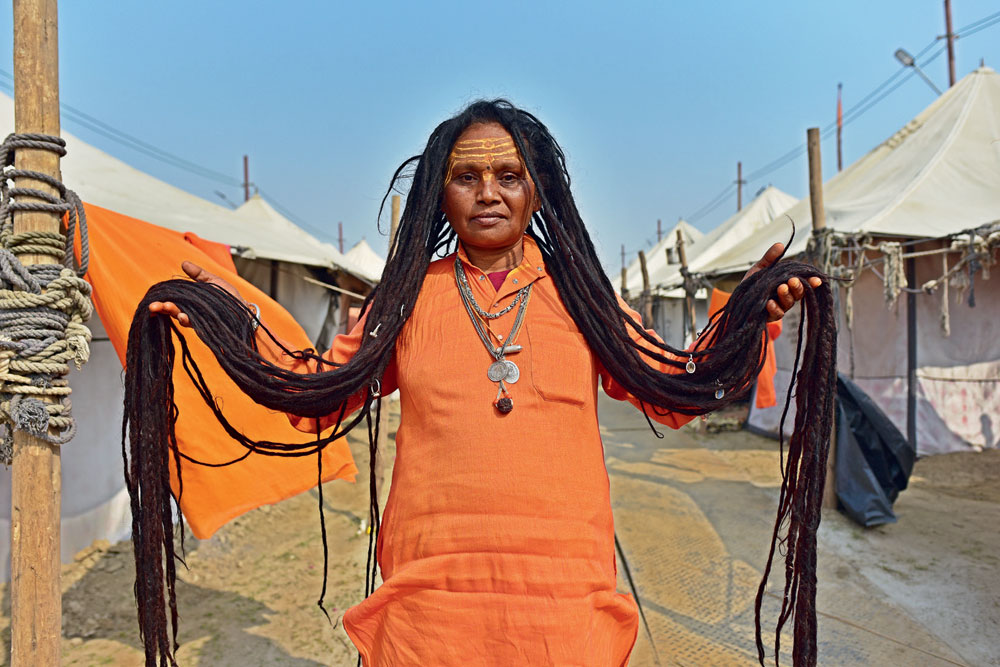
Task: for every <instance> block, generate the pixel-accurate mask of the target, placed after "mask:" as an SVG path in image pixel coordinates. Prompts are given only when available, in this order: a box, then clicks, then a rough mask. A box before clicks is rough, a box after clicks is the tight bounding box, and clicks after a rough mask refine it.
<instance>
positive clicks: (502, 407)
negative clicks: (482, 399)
mask: <svg viewBox="0 0 1000 667" xmlns="http://www.w3.org/2000/svg"><path fill="white" fill-rule="evenodd" d="M494 405H495V406H497V410H499V411H500V412H502V413H503V414H507V413H508V412H510V411H511V410H513V409H514V401H512V400H510V399H509V398H507V397H506V396H505V397H504V398H501V399H498V400H497V402H496V403H494Z"/></svg>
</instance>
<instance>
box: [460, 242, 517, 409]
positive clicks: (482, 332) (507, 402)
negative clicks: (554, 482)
mask: <svg viewBox="0 0 1000 667" xmlns="http://www.w3.org/2000/svg"><path fill="white" fill-rule="evenodd" d="M455 283H456V284H457V285H458V294H459V296H461V297H462V305H464V306H465V312H467V313H468V314H469V319H470V320H472V326H473V327H474V328H475V330H476V333H477V334H478V335H479V340H480V341H482V343H483V345H484V346H485V347H486V351H487V352H489V353H490V356H492V357H493V362H492V363H490V365H489V368H487V369H486V377H488V378H489V379H490V381H491V382H496V383H497V397H496V399H495V400H494V401H493V405H494V406H496V409H497V410H499V411H500V412H502V413H504V414H507V413H508V412H510V411H511V410H513V409H514V401H513V400H512V399H511V398H510V395H509V394H508V393H507V385H508V384H514V383H515V382H517V381H518V379H520V377H521V370H520V369H519V368H518V367H517V364H515V363H514V362H513V361H511V360H509V359H507V358H506V355H508V354H514V353H516V352H520V351H521V350H522V349H523V348H522V347H521V346H520V345H512V344H511V343H512V341H513V340H514V339H515V338H516V337H517V333H518V331H520V330H521V325H522V324H523V323H524V312H525V310H527V308H528V298H529V297H530V296H531V286H532V284H533V283H529V284H528V285H527V286H526V287H522V288H521V289H520V290H518V292H517V296H516V297H515V298H514V301H513V302H511V304H510V305H509V306H507V307H506V308H504V309H503V310H500V311H498V312H496V313H488V312H486V311H484V310H483V309H482V308H480V307H479V304H478V303H476V297H475V296H474V295H473V294H472V289H471V288H470V287H469V282H468V280H467V279H466V276H465V269H463V268H462V262H461V261H460V260H459V259H458V258H457V257H456V258H455ZM518 304H520V307H519V308H518V309H517V315H516V317H515V318H514V326H512V327H511V329H510V333H509V334H507V337H506V338H505V339H502V340H503V344H502V345H500V346H494V345H493V343H491V342H490V337H489V333H488V331H487V330H486V327H485V326H484V325H483V322H482V320H480V319H479V317H477V316H476V315H477V314H478V315H479V316H480V317H483V318H486V319H491V320H492V319H496V318H498V317H500V316H501V315H503V314H504V313H506V312H509V311H510V310H511V309H512V308H513V307H514V306H515V305H518Z"/></svg>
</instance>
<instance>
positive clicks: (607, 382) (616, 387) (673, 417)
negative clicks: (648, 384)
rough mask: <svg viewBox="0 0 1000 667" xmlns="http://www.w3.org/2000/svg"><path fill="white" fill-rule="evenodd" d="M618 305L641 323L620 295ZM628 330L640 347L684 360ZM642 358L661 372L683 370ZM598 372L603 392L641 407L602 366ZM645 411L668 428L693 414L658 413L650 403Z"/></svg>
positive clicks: (682, 370) (639, 318)
mask: <svg viewBox="0 0 1000 667" xmlns="http://www.w3.org/2000/svg"><path fill="white" fill-rule="evenodd" d="M618 305H619V306H621V308H622V310H624V311H625V312H626V313H628V314H629V315H631V316H632V317H634V318H635V320H636V321H637V322H639V323H640V324H641V323H642V318H641V317H640V316H639V313H637V312H636V311H634V310H632V308H631V307H630V306H629V305H628V304H627V303H625V301H624V300H623V299H622V298H621V297H618ZM628 330H629V335H630V336H631V337H632V340H634V341H635V342H637V343H638V344H639V345H641V346H642V347H644V348H646V349H648V350H655V351H657V352H659V353H660V354H662V355H664V356H673V357H674V358H675V359H677V360H678V361H683V360H684V358H683V357H678V356H676V355H670V354H668V353H666V352H664V351H663V350H660V349H658V348H655V347H654V346H653V345H652V344H651V343H650V342H649V341H647V340H645V339H644V338H642V337H641V336H640V335H639V334H638V332H636V331H635V330H634V329H632V328H631V327H628ZM646 333H649V334H651V335H652V336H653V337H654V338H655V339H656V340H658V341H661V342H662V341H663V339H662V338H660V337H659V336H658V335H657V333H656V332H655V331H653V330H652V329H646ZM696 344H697V341H695V343H692V344H691V346H690V349H694V346H695V345H696ZM642 359H643V360H644V361H645V362H646V363H647V364H648V365H649V366H651V367H652V368H655V369H656V370H659V371H661V372H663V373H683V372H684V369H683V368H675V367H673V366H670V365H669V364H665V363H662V362H659V361H656V360H654V359H650V358H649V357H646V356H645V355H642ZM599 372H600V375H601V386H602V387H604V393H606V394H607V395H608V396H610V397H611V398H614V399H617V400H619V401H628V402H629V403H631V404H632V405H634V406H635V407H637V408H639V409H640V410H642V409H643V403H642V401H640V400H639V399H638V398H636V397H635V396H633V395H632V394H631V393H629V392H628V390H626V389H625V387H623V386H622V385H621V384H619V383H618V381H617V380H615V379H614V378H613V377H611V374H610V373H608V372H607V371H606V370H605V369H604V368H603V366H602V367H601V368H600V370H599ZM645 412H646V414H647V415H648V416H649V418H650V419H652V420H653V421H655V422H659V423H660V424H664V425H666V426H669V427H670V428H680V427H681V426H683V425H684V424H687V423H688V422H689V421H691V420H692V419H694V415H683V414H679V413H676V412H670V411H667V412H665V413H663V414H659V412H663V411H662V410H660V411H658V410H657V409H654V408H653V406H651V405H646V406H645Z"/></svg>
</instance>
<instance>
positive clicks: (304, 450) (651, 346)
mask: <svg viewBox="0 0 1000 667" xmlns="http://www.w3.org/2000/svg"><path fill="white" fill-rule="evenodd" d="M477 123H499V124H500V125H502V126H503V127H504V128H506V129H507V131H508V132H510V134H511V136H512V137H513V139H514V142H515V144H516V146H517V148H518V151H519V152H520V154H521V157H522V159H523V160H524V163H525V166H526V168H527V171H528V175H529V176H530V178H531V180H532V181H533V182H534V184H535V186H536V191H537V193H538V197H539V200H540V202H541V208H540V210H539V211H538V212H536V213H535V214H534V215H533V216H532V225H531V226H530V227H529V229H528V231H527V232H526V233H527V234H529V235H530V236H532V238H533V239H534V240H535V241H536V242H537V244H538V247H539V249H540V250H541V253H542V256H543V258H544V260H545V263H546V268H547V273H548V274H549V275H550V276H551V277H552V279H553V280H554V281H555V285H556V288H557V289H558V291H559V294H560V297H561V299H562V301H563V303H564V304H565V306H566V309H567V310H568V312H569V313H570V315H571V316H572V318H573V320H574V321H575V322H576V324H577V326H578V327H579V328H580V331H581V332H582V333H583V335H584V337H585V338H586V341H587V344H588V345H589V346H590V349H591V350H592V351H593V352H594V353H595V354H596V355H597V356H598V358H599V359H600V360H601V362H602V364H603V366H604V368H605V369H606V371H607V372H608V373H609V374H610V375H611V376H612V377H614V379H615V380H616V381H617V382H618V383H620V384H621V385H622V386H624V387H625V388H626V389H627V390H628V391H629V392H631V393H632V394H633V395H634V396H635V397H637V398H638V399H639V400H640V401H641V404H642V408H643V412H644V414H645V415H646V419H647V421H648V422H649V424H650V427H651V428H653V431H654V433H656V435H657V436H658V437H662V434H660V433H659V432H657V431H656V429H655V427H654V426H653V423H652V420H651V418H650V416H649V411H653V412H654V413H655V414H665V413H666V412H667V411H673V412H677V413H681V414H687V415H701V414H705V413H708V412H710V411H712V410H715V409H718V408H720V407H723V406H725V405H728V404H729V403H732V402H734V401H737V400H740V399H741V398H743V397H745V396H746V395H747V393H748V392H749V390H750V389H751V387H752V385H753V383H754V381H755V379H756V377H757V374H758V372H759V371H760V369H761V368H762V366H763V364H764V360H765V354H766V348H765V344H764V342H765V326H766V323H767V311H766V303H767V300H768V299H770V298H772V297H773V295H774V293H775V290H776V289H777V287H778V286H779V285H781V284H785V283H787V281H788V280H789V279H790V278H792V277H797V278H799V279H801V280H802V282H803V285H804V286H805V297H804V298H803V301H802V303H803V308H804V318H803V321H804V322H806V323H808V327H807V329H806V330H805V333H807V337H806V338H805V339H803V338H802V337H801V336H800V339H799V350H797V353H796V368H797V367H798V363H799V360H800V359H799V357H800V355H801V360H802V363H803V369H804V370H803V372H802V373H801V374H800V376H799V385H800V388H799V390H798V392H797V394H796V407H797V413H796V420H795V430H794V433H793V435H792V436H791V439H790V441H789V443H788V454H787V457H785V456H784V455H783V461H782V476H783V481H782V486H781V492H780V497H779V507H778V515H777V518H776V521H775V526H774V531H773V534H772V539H771V549H770V553H769V556H768V559H767V567H766V569H765V574H764V578H763V580H762V581H761V584H760V589H759V591H758V595H757V603H756V606H755V610H756V611H755V623H756V635H757V646H758V653H759V658H760V661H761V664H763V661H764V649H763V642H762V639H761V629H760V625H761V623H760V614H761V610H760V607H761V600H762V597H763V594H764V590H765V586H766V583H767V579H768V575H769V573H770V570H771V565H772V560H773V557H774V552H775V549H776V548H779V546H780V547H781V548H782V549H784V558H785V588H784V596H783V600H782V608H781V613H780V615H779V618H778V621H777V626H776V638H775V660H777V655H778V649H779V647H780V644H779V642H780V634H781V629H782V627H783V626H784V624H785V622H786V621H787V620H788V619H789V618H793V626H794V646H793V660H794V663H795V664H796V665H811V664H815V662H816V612H815V583H816V576H815V559H816V555H815V550H816V531H817V528H818V525H819V507H820V501H821V496H822V490H823V483H824V478H825V473H826V456H827V451H828V447H829V434H830V428H831V424H832V419H833V392H834V387H835V385H834V382H835V377H836V372H835V351H836V327H835V321H834V318H833V299H832V291H831V289H830V287H829V280H828V279H827V278H826V276H823V275H822V274H821V273H819V272H818V271H817V270H816V269H815V268H814V267H812V266H809V265H807V264H802V263H798V262H792V261H780V262H777V263H775V264H774V265H772V266H770V267H768V268H765V269H763V270H761V271H758V272H757V273H754V274H753V275H752V276H750V277H748V278H747V279H745V280H744V281H743V282H742V283H741V284H740V285H739V286H738V287H737V289H736V291H735V293H734V294H733V296H732V298H731V299H730V300H729V302H728V303H727V304H726V306H725V307H724V308H723V309H722V310H721V311H720V312H718V313H717V314H716V315H715V316H714V317H713V318H712V320H711V321H710V322H709V324H708V326H707V327H706V329H705V330H704V331H703V332H702V335H701V336H700V337H699V339H698V342H697V343H696V345H695V346H694V347H693V349H691V350H680V349H677V348H674V347H672V346H670V345H667V344H665V343H662V342H661V341H659V340H657V339H656V338H654V337H653V336H652V335H650V334H649V333H647V332H646V330H645V329H644V328H643V327H642V325H641V323H640V322H638V321H637V320H636V319H635V318H634V317H632V316H631V315H630V314H629V313H628V312H627V311H625V310H623V309H622V308H621V307H620V306H619V303H618V300H617V297H616V296H615V293H614V289H613V287H612V285H611V283H610V281H609V279H608V278H607V276H606V275H605V273H604V271H603V269H602V268H601V265H600V261H599V260H598V257H597V253H596V251H595V249H594V245H593V242H592V241H591V238H590V235H589V234H588V233H587V230H586V228H585V226H584V224H583V220H582V219H581V217H580V213H579V211H578V210H577V207H576V203H575V201H574V199H573V196H572V193H571V191H570V177H569V172H568V170H567V167H566V155H565V153H564V152H563V150H562V148H561V147H560V146H559V144H558V143H557V142H556V140H555V139H554V138H553V137H552V135H551V134H550V132H549V130H548V129H547V128H546V127H545V125H544V124H542V122H541V121H539V120H538V119H537V118H536V117H535V116H534V115H532V114H530V113H528V112H526V111H524V110H521V109H518V108H517V107H515V106H513V105H512V104H511V103H510V102H507V101H505V100H493V101H478V102H474V103H473V104H471V105H470V106H468V107H467V108H466V109H465V110H463V111H462V112H461V113H459V114H458V115H457V116H455V117H454V118H451V119H449V120H447V121H445V122H443V123H441V124H440V125H439V126H437V128H435V129H434V131H433V132H432V133H431V136H430V138H429V140H428V142H427V145H426V147H425V148H424V150H423V152H422V153H421V154H419V155H416V156H414V157H411V158H409V159H407V160H406V161H404V162H403V164H402V165H400V167H399V168H398V169H397V170H396V172H395V173H394V174H393V177H392V179H391V182H390V186H389V190H388V191H387V193H386V196H385V197H384V198H383V200H382V206H383V207H384V205H385V202H386V200H387V199H388V197H389V194H390V193H391V192H393V191H394V190H401V189H402V188H403V186H404V185H406V184H407V183H406V182H408V193H407V197H406V204H405V206H404V209H403V212H402V216H401V219H400V224H399V228H398V231H397V233H396V236H395V239H394V241H393V244H392V247H391V248H390V249H389V260H388V261H387V263H386V266H385V269H384V271H383V273H382V277H381V281H380V283H379V286H378V287H376V288H375V289H374V290H373V291H372V293H371V294H369V296H368V298H367V299H366V300H365V303H364V304H363V306H362V310H363V311H364V312H365V313H366V320H365V324H364V334H365V335H363V336H362V342H361V345H360V348H359V349H358V351H357V353H356V354H355V355H354V356H353V357H352V358H351V359H350V361H348V362H347V363H345V364H343V365H339V366H334V365H331V364H327V362H325V361H324V360H322V359H321V358H320V357H318V356H317V355H316V354H315V352H313V351H311V350H286V352H287V353H288V354H292V355H294V356H297V357H298V358H309V359H311V360H314V361H315V362H316V363H317V365H318V368H319V370H318V372H316V373H312V374H299V373H294V372H291V371H288V370H285V369H282V368H280V367H278V366H275V365H274V364H272V363H271V362H270V361H268V359H266V358H265V357H263V356H262V355H261V354H260V353H259V351H258V348H257V345H256V339H255V336H254V334H253V331H254V328H253V325H254V324H255V323H256V321H255V319H254V316H253V314H252V313H251V312H250V311H249V310H248V309H247V307H246V306H245V305H244V304H243V303H242V302H241V301H240V300H239V299H237V298H235V297H233V296H232V295H230V294H229V293H227V292H226V291H224V290H222V289H220V288H218V287H216V286H214V285H211V284H207V283H198V282H192V281H186V280H171V281H167V282H163V283H159V284H157V285H154V286H153V287H152V288H151V289H150V291H149V292H148V293H147V294H146V296H145V297H144V299H143V301H142V302H141V303H140V304H139V307H138V309H137V310H136V314H135V317H134V319H133V322H132V327H131V330H130V332H129V341H128V352H127V359H126V366H127V368H126V377H125V384H126V391H125V396H126V399H125V417H124V421H123V433H122V448H123V458H124V460H125V477H126V482H127V485H128V489H129V494H130V497H131V503H132V514H133V541H134V544H135V559H136V588H135V592H136V601H137V604H138V611H139V625H140V632H141V634H142V638H143V641H144V645H145V651H146V664H147V665H150V666H152V667H155V665H156V661H157V659H159V662H160V665H161V667H165V666H166V665H167V664H170V665H174V664H175V661H174V655H173V654H174V651H175V650H176V647H177V639H176V637H177V605H176V597H175V593H174V582H175V577H176V572H175V567H174V560H175V558H176V556H175V552H174V535H173V533H174V530H173V526H172V514H171V503H174V504H175V505H176V506H177V510H178V514H179V513H180V495H181V493H182V490H183V483H182V477H181V468H182V465H188V464H201V465H227V464H229V463H235V462H236V461H237V460H242V459H243V458H245V457H246V456H249V455H250V454H251V453H257V454H262V455H266V456H310V455H316V456H317V460H318V461H320V463H319V464H318V466H317V467H318V473H319V476H318V479H321V477H322V467H321V466H322V463H321V462H322V457H321V453H322V450H323V448H324V447H325V446H326V445H327V444H329V443H330V442H332V441H333V440H334V439H335V438H338V437H341V436H343V435H344V434H346V433H347V432H349V431H350V430H351V429H352V428H354V427H355V426H357V425H358V424H359V423H360V422H361V421H362V420H364V421H365V423H366V424H367V426H368V433H369V455H370V466H369V469H370V478H369V493H370V502H369V519H370V521H369V523H370V526H371V531H370V535H369V549H368V564H367V565H366V571H365V579H366V582H365V595H368V594H369V593H370V592H371V591H372V590H374V587H375V583H376V575H377V569H378V564H377V562H375V559H374V558H373V548H372V545H373V543H374V542H375V541H376V540H377V539H378V531H379V527H380V515H379V506H378V494H377V488H376V479H375V461H376V458H377V456H378V452H377V447H376V441H377V428H378V426H377V425H378V411H379V410H380V407H381V400H380V396H379V386H380V384H379V381H380V378H381V377H382V373H383V372H384V370H385V368H386V366H387V365H388V363H389V361H390V359H391V357H392V354H393V350H394V348H395V342H396V338H397V336H398V335H399V333H400V331H401V330H402V328H403V326H404V325H405V324H406V321H407V319H408V318H409V315H410V313H411V312H412V311H413V307H414V305H415V303H416V301H417V295H418V293H419V291H420V288H421V285H422V283H423V279H424V276H425V274H426V271H427V267H428V265H429V264H430V262H431V261H432V259H433V258H434V257H435V256H440V255H444V254H446V253H447V252H448V251H449V249H451V248H454V247H455V245H456V244H457V239H456V236H455V232H454V231H453V230H452V228H451V226H450V225H449V224H448V221H447V219H446V218H445V216H444V214H443V213H442V203H443V191H444V186H445V176H446V175H445V165H446V164H447V162H448V156H449V154H450V152H451V149H452V146H453V145H454V143H455V141H456V140H457V139H458V137H459V135H460V134H461V133H462V132H463V131H464V130H465V129H466V128H467V127H468V126H470V125H473V124H477ZM380 215H381V208H380ZM813 276H819V277H821V278H822V279H823V283H822V285H821V286H820V287H818V288H812V287H811V286H810V285H809V283H808V278H810V277H813ZM153 301H161V302H162V301H172V302H174V303H175V304H176V305H177V306H178V307H179V308H180V310H181V311H182V312H184V313H187V315H188V317H189V319H190V322H191V324H192V327H193V330H194V333H195V334H196V335H197V336H198V337H199V338H200V339H201V340H202V341H203V342H204V343H205V344H206V345H207V346H208V347H209V348H210V349H211V350H212V352H213V353H214V355H215V358H216V360H217V361H218V363H219V364H220V366H221V367H222V368H223V369H224V370H225V372H226V373H227V374H228V375H229V376H230V377H231V378H232V379H233V381H234V382H235V383H236V384H237V385H238V386H239V387H240V389H241V390H242V391H244V392H245V393H247V395H249V396H250V397H251V398H252V399H254V400H255V401H257V402H258V403H260V404H262V405H264V406H266V407H268V408H270V409H273V410H280V411H282V412H286V413H289V414H294V415H299V416H302V417H307V418H315V419H316V420H317V428H316V431H317V438H316V440H314V441H311V442H307V443H277V442H266V441H264V442H261V441H253V440H251V439H249V438H247V437H246V436H245V435H243V434H242V433H241V432H240V431H239V430H238V429H237V428H235V427H234V426H232V425H231V424H230V423H229V422H228V421H227V420H226V418H225V416H224V415H223V413H222V410H221V408H220V407H219V406H218V405H217V404H216V401H215V399H214V397H213V394H212V391H211V388H210V387H208V386H207V384H206V383H205V380H204V378H203V376H202V374H201V372H200V371H199V370H198V367H197V365H196V364H195V362H194V360H193V358H192V356H191V355H190V353H189V351H188V346H187V343H186V342H185V340H184V335H183V334H182V332H181V330H180V329H179V328H178V327H177V326H176V325H175V324H174V323H173V321H172V320H171V319H170V318H167V317H150V316H149V312H148V306H149V304H150V303H152V302H153ZM630 330H631V331H634V332H635V333H636V334H637V335H638V336H639V337H640V338H641V339H642V341H644V342H645V345H643V344H640V343H637V342H636V341H634V340H633V339H632V336H631V335H630ZM800 330H801V326H800ZM261 332H263V334H262V333H261ZM373 334H374V335H373ZM256 335H257V336H260V335H271V334H270V332H269V331H267V328H266V327H265V326H264V325H261V326H260V327H259V329H258V330H257V334H256ZM271 337H272V338H274V337H273V336H271ZM174 339H176V341H177V349H179V351H180V355H181V358H182V366H183V368H184V370H185V372H186V374H187V375H188V376H189V377H190V378H191V380H192V381H193V382H194V384H195V386H196V387H197V388H198V391H199V393H200V394H201V396H202V398H203V399H204V400H205V402H206V403H207V404H208V405H209V406H210V408H211V409H212V410H213V412H214V414H215V416H216V418H217V419H218V420H219V422H220V423H221V424H222V425H223V427H224V428H225V430H226V432H227V433H228V434H229V435H230V436H231V437H232V438H233V439H234V440H236V441H237V442H239V443H240V444H242V445H243V446H244V447H245V448H246V454H244V455H243V456H241V457H240V458H239V459H236V460H234V461H230V462H227V463H223V464H217V463H216V464H207V463H203V462H199V461H195V460H193V459H191V458H190V457H188V456H186V455H185V454H184V453H183V452H181V451H180V449H179V447H178V444H177V440H176V437H175V435H174V425H175V423H176V420H177V418H178V411H177V408H176V406H175V404H174V402H173V383H172V372H173V365H174V357H175V343H174ZM803 340H805V343H804V347H803V342H802V341H803ZM276 342H277V341H276ZM689 361H691V362H694V364H695V367H696V370H695V372H693V373H683V372H682V373H673V374H671V373H663V372H660V371H659V370H656V369H655V368H652V367H651V366H650V362H659V363H661V364H666V365H669V366H672V367H674V368H683V367H684V366H685V365H687V364H688V362H689ZM788 400H791V389H789V395H788ZM349 403H350V408H349V406H348V404H349ZM355 406H360V408H361V409H360V411H359V412H358V413H357V414H355V415H354V416H350V413H351V409H353V408H354V407H355ZM786 410H787V403H786ZM373 413H374V415H373ZM326 415H335V416H336V420H335V425H334V428H333V430H332V432H330V433H329V434H328V435H326V436H320V434H319V432H320V429H319V422H318V420H319V418H320V417H323V416H326ZM373 416H374V419H373ZM782 449H783V444H782ZM171 461H173V464H174V467H175V469H176V474H177V480H178V485H177V489H176V495H175V494H174V492H173V491H172V490H171V487H170V473H169V465H170V462H171ZM320 492H321V493H322V485H320ZM320 511H321V514H320V519H321V529H322V530H323V541H324V547H325V544H326V535H325V527H324V524H323V523H322V497H321V500H320ZM782 533H783V534H784V536H783V537H782ZM181 538H182V540H181V541H182V549H183V531H181ZM325 587H326V568H325V567H324V581H323V590H324V591H325ZM320 606H321V607H322V595H321V597H320ZM168 611H169V623H168ZM168 633H172V634H170V636H168Z"/></svg>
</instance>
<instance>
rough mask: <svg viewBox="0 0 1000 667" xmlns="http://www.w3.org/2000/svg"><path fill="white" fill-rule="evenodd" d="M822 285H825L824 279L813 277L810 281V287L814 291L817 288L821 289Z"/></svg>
mask: <svg viewBox="0 0 1000 667" xmlns="http://www.w3.org/2000/svg"><path fill="white" fill-rule="evenodd" d="M822 284H823V279H822V278H819V277H818V276H813V277H812V278H810V279H809V285H810V286H811V287H812V288H813V289H816V288H817V287H819V286H820V285H822Z"/></svg>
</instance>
